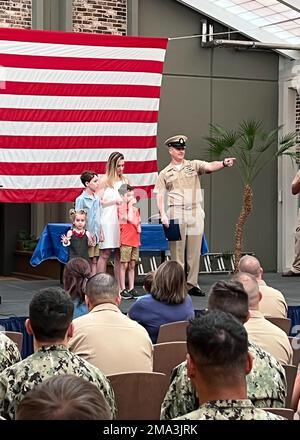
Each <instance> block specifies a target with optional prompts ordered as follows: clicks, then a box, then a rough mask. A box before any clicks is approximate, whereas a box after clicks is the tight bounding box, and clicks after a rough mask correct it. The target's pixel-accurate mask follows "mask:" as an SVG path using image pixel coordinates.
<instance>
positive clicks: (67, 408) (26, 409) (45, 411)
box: [16, 374, 112, 420]
mask: <svg viewBox="0 0 300 440" xmlns="http://www.w3.org/2000/svg"><path fill="white" fill-rule="evenodd" d="M111 419H112V413H111V410H110V408H109V406H108V403H107V402H106V400H105V398H104V396H103V394H102V393H101V392H100V391H99V389H98V388H97V387H96V386H95V385H94V384H93V383H91V382H88V381H87V380H84V379H82V378H81V377H77V376H73V375H69V374H65V375H63V376H53V377H50V378H49V379H47V380H46V381H45V382H42V383H40V384H38V385H36V386H35V387H34V388H33V389H32V390H31V391H29V392H28V393H27V394H26V396H25V397H24V399H23V400H22V402H21V403H20V405H19V407H18V409H17V414H16V420H111Z"/></svg>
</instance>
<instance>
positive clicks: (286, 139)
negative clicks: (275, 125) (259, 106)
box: [276, 132, 297, 156]
mask: <svg viewBox="0 0 300 440" xmlns="http://www.w3.org/2000/svg"><path fill="white" fill-rule="evenodd" d="M296 136H297V133H295V132H290V133H287V134H285V135H284V136H282V137H281V139H280V140H279V149H278V151H277V153H276V155H277V156H281V155H282V154H285V152H286V151H287V150H289V149H290V148H293V147H294V146H295V145H296Z"/></svg>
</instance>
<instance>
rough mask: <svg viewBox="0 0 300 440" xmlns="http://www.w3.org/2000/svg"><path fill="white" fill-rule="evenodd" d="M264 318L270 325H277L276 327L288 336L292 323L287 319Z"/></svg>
mask: <svg viewBox="0 0 300 440" xmlns="http://www.w3.org/2000/svg"><path fill="white" fill-rule="evenodd" d="M265 318H266V319H267V320H268V321H270V322H272V324H274V325H277V327H279V328H281V330H283V331H284V332H285V333H286V334H287V335H289V333H290V330H291V325H292V321H291V319H289V318H274V317H271V316H265Z"/></svg>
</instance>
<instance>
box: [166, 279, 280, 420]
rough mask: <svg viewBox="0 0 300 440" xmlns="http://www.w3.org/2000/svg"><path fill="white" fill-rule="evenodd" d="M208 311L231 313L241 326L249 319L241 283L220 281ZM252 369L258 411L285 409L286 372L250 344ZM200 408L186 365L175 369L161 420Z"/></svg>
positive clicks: (212, 291) (251, 390) (249, 383)
mask: <svg viewBox="0 0 300 440" xmlns="http://www.w3.org/2000/svg"><path fill="white" fill-rule="evenodd" d="M208 310H210V311H213V310H221V311H223V312H227V313H231V314H232V315H233V316H234V317H235V318H237V319H238V320H239V321H240V322H241V323H242V324H244V323H245V322H246V321H247V319H248V318H249V309H248V295H247V293H246V292H245V290H244V288H243V286H242V284H241V283H239V282H226V281H219V282H217V283H215V284H213V285H212V287H211V289H210V291H209V296H208ZM249 351H250V352H251V354H252V356H253V368H252V370H251V372H250V373H249V374H248V376H247V378H246V380H247V389H248V398H249V399H250V400H251V401H252V403H253V405H254V406H255V407H257V408H267V407H284V404H285V397H286V380H285V372H284V369H283V367H282V366H281V365H280V364H279V362H278V361H277V360H276V359H275V358H274V357H273V356H271V355H270V354H269V353H267V352H265V351H264V350H262V349H261V348H260V347H258V346H257V345H256V344H254V343H253V342H252V341H249ZM198 406H199V403H198V398H197V396H196V392H195V390H194V388H193V386H192V382H191V381H190V379H189V378H188V375H187V365H186V361H185V362H182V363H181V364H180V365H179V366H178V367H177V368H176V369H174V372H173V377H172V380H171V384H170V387H169V390H168V392H167V394H166V396H165V398H164V401H163V404H162V408H161V419H172V418H175V417H178V416H182V415H184V414H186V413H188V412H191V411H194V410H195V409H197V408H198Z"/></svg>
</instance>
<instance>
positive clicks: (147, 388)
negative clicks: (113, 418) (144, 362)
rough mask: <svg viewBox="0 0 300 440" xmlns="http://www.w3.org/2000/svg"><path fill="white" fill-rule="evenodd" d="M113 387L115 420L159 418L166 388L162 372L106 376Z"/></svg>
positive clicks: (166, 381) (166, 383) (164, 376)
mask: <svg viewBox="0 0 300 440" xmlns="http://www.w3.org/2000/svg"><path fill="white" fill-rule="evenodd" d="M107 377H108V379H109V380H110V383H111V385H112V387H113V390H114V393H115V398H116V405H117V420H159V418H160V407H161V404H162V401H163V399H164V397H165V394H166V392H167V388H168V385H169V383H168V379H167V376H166V375H165V374H162V373H139V372H136V373H120V374H111V375H108V376H107Z"/></svg>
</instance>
